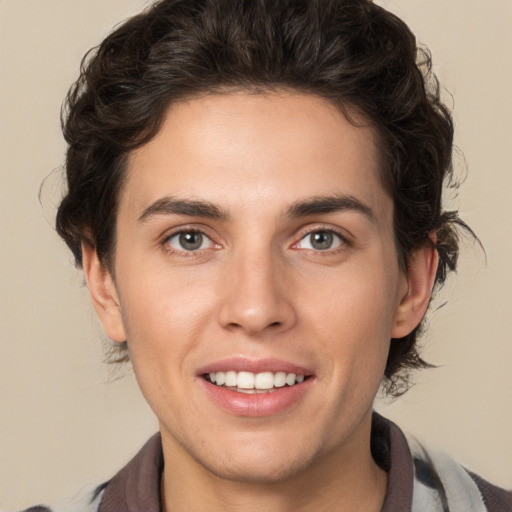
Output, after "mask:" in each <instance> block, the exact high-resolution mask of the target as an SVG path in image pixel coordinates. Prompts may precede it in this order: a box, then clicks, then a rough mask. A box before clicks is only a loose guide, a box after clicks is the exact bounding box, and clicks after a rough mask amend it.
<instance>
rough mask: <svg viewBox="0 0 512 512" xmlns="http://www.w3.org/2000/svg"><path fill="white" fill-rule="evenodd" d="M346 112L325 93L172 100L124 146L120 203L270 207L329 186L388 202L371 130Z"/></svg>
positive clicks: (132, 207)
mask: <svg viewBox="0 0 512 512" xmlns="http://www.w3.org/2000/svg"><path fill="white" fill-rule="evenodd" d="M354 119H355V121H356V122H357V124H356V123H353V122H349V121H348V120H347V118H346V117H345V116H344V115H343V113H342V112H341V111H340V110H339V109H338V108H336V107H335V106H334V105H333V104H332V103H330V102H328V101H327V100H325V99H322V98H319V97H318V96H315V95H312V94H304V93H293V92H289V91H277V92H269V93H265V94H263V93H258V94H251V93H248V92H230V93H226V94H210V95H207V96H203V97H198V98H193V99H188V100H186V101H182V102H178V103H174V104H173V105H171V106H170V108H169V109H168V112H167V114H166V116H165V119H164V122H163V124H162V126H161V129H160V131H159V132H158V134H157V135H156V137H155V138H154V139H153V140H152V141H150V142H149V143H148V144H146V145H145V146H143V147H141V148H139V149H138V150H136V151H135V152H134V153H133V154H132V155H131V157H130V161H129V169H128V176H127V180H126V183H125V187H124V190H123V191H122V194H121V201H120V203H121V204H120V209H121V210H122V209H123V204H124V205H128V206H129V209H130V210H133V211H139V212H140V211H141V210H142V209H144V208H146V207H147V206H148V204H149V203H151V202H152V201H155V200H156V199H158V196H164V195H173V196H180V197H186V198H200V199H202V200H207V201H210V202H214V203H219V202H220V203H222V204H223V205H225V206H226V207H228V208H230V207H233V208H236V207H237V205H238V206H241V205H243V204H247V203H248V202H250V201H254V202H255V203H259V204H260V205H261V206H262V207H263V206H265V207H268V208H271V207H275V208H276V209H277V208H280V207H282V205H283V204H284V203H287V202H288V203H292V202H294V201H296V200H297V199H299V198H302V197H307V196H314V195H317V196H326V195H330V194H337V193H343V194H350V195H353V196H356V197H357V198H358V199H360V200H362V201H364V202H367V203H372V204H373V205H374V206H376V207H385V208H389V206H390V203H389V202H385V201H383V198H384V196H387V194H386V193H385V191H384V188H383V187H382V185H381V181H380V168H379V167H380V164H379V154H378V149H377V144H376V135H375V132H374V129H373V128H372V127H371V126H370V125H369V123H367V122H365V120H364V119H362V118H361V117H360V116H359V117H356V116H354ZM276 191H278V192H279V193H278V194H276ZM384 203H386V204H384Z"/></svg>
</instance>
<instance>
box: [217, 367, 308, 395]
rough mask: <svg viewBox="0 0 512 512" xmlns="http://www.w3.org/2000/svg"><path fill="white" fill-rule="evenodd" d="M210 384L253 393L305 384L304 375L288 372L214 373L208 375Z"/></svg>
mask: <svg viewBox="0 0 512 512" xmlns="http://www.w3.org/2000/svg"><path fill="white" fill-rule="evenodd" d="M208 377H209V379H210V382H212V383H213V384H216V385H217V386H226V387H229V388H237V389H238V390H240V391H241V392H246V393H247V392H248V393H251V392H252V391H251V390H272V389H273V388H282V387H283V386H286V385H288V386H293V385H295V384H300V383H301V382H304V378H305V376H304V375H296V374H295V373H286V372H276V373H272V372H261V373H251V372H235V371H228V372H213V373H210V374H208Z"/></svg>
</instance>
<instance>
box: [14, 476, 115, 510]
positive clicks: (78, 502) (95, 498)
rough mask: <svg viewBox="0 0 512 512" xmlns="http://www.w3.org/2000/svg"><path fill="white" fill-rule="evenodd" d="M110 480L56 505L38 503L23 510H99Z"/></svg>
mask: <svg viewBox="0 0 512 512" xmlns="http://www.w3.org/2000/svg"><path fill="white" fill-rule="evenodd" d="M108 483H109V482H105V483H104V484H102V485H99V486H97V487H95V488H94V489H92V490H89V491H85V492H82V493H80V494H78V495H76V496H75V497H73V498H72V499H69V500H66V501H65V502H63V503H60V504H56V505H37V506H35V507H30V508H27V509H25V510H24V511H23V512H97V511H98V509H99V506H100V503H101V500H102V497H103V494H104V492H105V488H106V487H107V485H108Z"/></svg>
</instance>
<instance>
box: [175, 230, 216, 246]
mask: <svg viewBox="0 0 512 512" xmlns="http://www.w3.org/2000/svg"><path fill="white" fill-rule="evenodd" d="M165 243H166V245H168V246H169V247H171V248H172V249H176V250H178V251H199V250H201V249H208V248H210V247H212V246H213V242H212V240H211V239H210V238H209V237H207V236H206V235H205V234H204V233H202V232H201V231H194V230H188V231H179V232H178V233H174V235H171V236H170V237H169V238H168V239H167V240H166V241H165Z"/></svg>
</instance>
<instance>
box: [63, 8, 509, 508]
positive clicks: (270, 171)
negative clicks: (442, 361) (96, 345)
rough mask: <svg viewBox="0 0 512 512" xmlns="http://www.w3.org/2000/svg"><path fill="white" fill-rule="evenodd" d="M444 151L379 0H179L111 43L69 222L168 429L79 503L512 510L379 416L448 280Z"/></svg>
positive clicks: (82, 110) (105, 313)
mask: <svg viewBox="0 0 512 512" xmlns="http://www.w3.org/2000/svg"><path fill="white" fill-rule="evenodd" d="M418 61H419V62H420V65H419V66H418V64H417V62H418ZM452 135H453V128H452V122H451V118H450V115H449V113H448V111H447V110H446V108H445V107H444V106H443V104H442V103H441V102H440V99H439V94H438V91H437V87H436V82H435V79H434V78H433V77H432V76H431V75H430V61H429V59H428V57H427V56H425V55H423V54H421V53H420V55H419V57H418V52H417V49H416V44H415V40H414V37H413V35H412V34H411V33H410V31H409V30H408V29H407V27H406V26H405V25H404V24H403V23H402V22H401V21H400V20H398V19H397V18H395V17H394V16H392V15H390V14H389V13H387V12H386V11H384V10H383V9H381V8H379V7H377V6H375V5H373V4H371V3H369V2H367V1H363V0H357V1H356V0H350V1H348V0H346V1H343V0H338V1H295V2H287V1H277V2H276V1H273V2H270V1H269V2H265V1H261V2H260V1H258V2H255V1H247V2H240V1H234V0H216V1H214V0H210V1H207V0H205V1H191V0H186V1H169V0H167V1H162V2H157V3H155V4H154V6H153V7H151V8H150V9H149V10H148V11H147V12H146V13H144V14H142V15H140V16H138V17H135V18H133V19H132V20H129V21H128V22H126V23H125V24H123V25H122V26H120V27H119V28H118V29H117V30H116V31H115V32H114V33H113V34H111V35H110V36H109V37H108V38H107V39H106V40H105V41H104V42H103V43H102V45H101V46H100V48H99V49H98V51H97V53H96V54H95V55H94V56H93V57H91V58H90V59H89V61H88V62H87V63H86V66H85V67H84V70H83V73H82V75H81V77H80V79H79V81H78V82H77V84H76V85H75V87H74V88H73V89H72V91H71V92H70V95H69V97H68V112H67V118H66V121H65V136H66V140H67V142H68V144H69V149H68V154H67V162H66V166H67V179H68V193H67V195H66V197H65V198H64V199H63V201H62V204H61V206H60V208H59V213H58V217H57V228H58V231H59V233H60V234H61V236H62V237H63V238H64V239H65V241H66V242H67V243H68V245H69V247H70V248H71V250H72V251H73V254H74V255H75V258H76V261H77V264H78V265H79V266H80V267H82V268H83V270H84V274H85V277H86V280H87V285H88V288H89V291H90V294H91V298H92V301H93V304H94V306H95V309H96V311H97V313H98V316H99V318H100V320H101V322H102V325H103V327H104V329H105V332H106V334H107V335H108V336H109V338H111V339H112V340H114V342H117V343H118V344H119V358H120V359H122V358H127V357H128V356H129V358H130V360H131V361H132V364H133V366H134V370H135V374H136V376H137V380H138V382H139V385H140V387H141V390H142V392H143V394H144V396H145V397H146V399H147V401H148V403H149V404H150V406H151V407H152V409H153V411H154V412H155V414H156V416H157V418H158V421H159V425H160V434H159V435H158V436H155V437H154V438H152V439H151V440H150V441H149V442H148V444H147V445H146V446H145V447H144V448H143V450H142V451H141V452H140V454H139V455H138V456H137V457H136V458H135V459H134V460H133V461H132V462H131V463H130V464H129V465H128V466H126V468H124V469H123V470H121V471H120V473H118V475H116V476H115V477H114V478H113V479H112V480H111V481H109V482H107V483H106V484H104V485H103V486H101V487H99V488H98V489H97V491H96V492H95V493H94V494H93V495H92V496H91V497H90V499H89V503H88V504H87V507H88V510H100V511H112V512H113V511H120V510H130V511H132V512H135V511H138V510H141V511H142V510H145V511H151V510H165V511H167V512H169V511H178V512H179V511H184V510H205V509H208V510H221V509H222V510H226V509H227V510H247V511H249V510H268V511H284V510H292V509H293V510H341V511H343V510H365V511H379V510H383V511H394V510H411V508H412V509H413V510H415V511H418V510H453V511H456V510H508V509H512V498H511V497H510V495H509V494H508V493H506V492H505V491H502V490H500V489H498V488H495V487H493V486H491V485H490V484H488V483H486V482H484V481H483V480H481V479H480V478H478V477H476V476H474V475H470V474H469V473H467V472H466V471H465V470H464V469H462V468H460V467H459V466H457V465H456V464H455V463H453V462H452V461H451V460H449V459H445V458H443V457H437V456H434V455H432V454H429V453H427V452H426V451H425V450H424V449H423V448H421V447H420V446H415V445H414V444H412V443H408V442H407V441H406V439H405V437H404V436H403V434H402V433H401V432H400V430H399V429H398V428H397V427H396V426H394V425H393V424H391V423H390V422H387V421H386V420H385V419H383V418H381V417H379V416H377V415H375V414H373V413H372V404H373V400H374V397H375V394H376V392H377V390H378V388H379V386H380V385H381V382H382V381H383V380H384V383H385V385H386V386H387V389H388V392H389V393H391V394H398V393H399V392H401V391H402V390H403V386H404V383H405V382H406V379H407V375H408V372H409V371H410V370H411V369H414V368H420V367H424V366H425V363H424V362H423V360H422V359H421V358H420V356H419V354H418V351H417V346H416V341H417V340H416V338H417V334H418V332H419V331H420V329H421V321H422V319H423V317H424V315H425V312H426V309H427V307H428V304H429V301H430V298H431V293H432V290H433V289H435V287H436V286H439V285H441V284H442V283H443V282H444V280H445V278H446V275H447V273H448V272H449V271H452V270H454V269H455V267H456V261H457V255H458V244H457V232H456V227H457V226H462V227H466V226H465V224H464V223H463V222H462V221H461V220H460V219H459V218H458V216H457V214H456V212H446V211H443V210H442V207H441V196H442V187H443V183H444V182H446V181H447V180H449V178H450V173H451V149H452ZM411 452H412V455H411Z"/></svg>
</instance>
